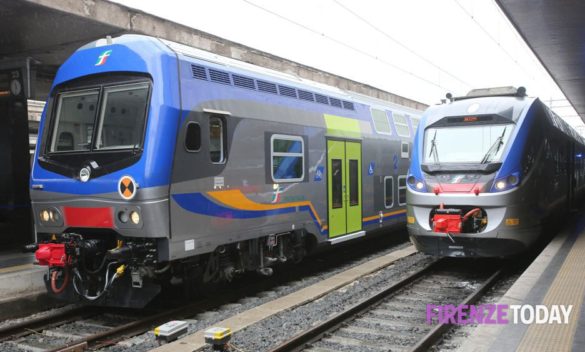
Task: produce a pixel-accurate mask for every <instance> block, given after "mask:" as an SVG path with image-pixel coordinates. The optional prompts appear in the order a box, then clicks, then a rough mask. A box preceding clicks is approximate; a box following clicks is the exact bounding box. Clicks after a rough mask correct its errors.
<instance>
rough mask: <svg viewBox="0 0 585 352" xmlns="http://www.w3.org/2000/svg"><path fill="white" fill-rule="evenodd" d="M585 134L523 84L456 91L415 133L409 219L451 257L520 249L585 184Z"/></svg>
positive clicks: (429, 244) (415, 235)
mask: <svg viewBox="0 0 585 352" xmlns="http://www.w3.org/2000/svg"><path fill="white" fill-rule="evenodd" d="M584 155H585V139H583V137H581V136H580V135H579V134H578V133H577V132H576V131H575V130H573V129H572V128H571V127H570V126H569V125H568V124H567V123H566V122H565V121H563V120H562V119H561V118H560V117H559V116H558V115H556V114H555V113H554V112H553V111H552V110H551V109H549V108H548V107H547V106H546V105H545V104H544V103H543V102H542V101H541V100H539V99H538V98H535V97H528V96H527V94H526V89H525V88H523V87H520V88H517V89H516V88H514V87H498V88H488V89H476V90H472V91H470V92H469V94H467V95H466V96H462V97H458V98H454V97H452V96H451V95H448V99H447V100H445V103H444V104H440V105H435V106H432V107H429V108H428V109H427V110H426V111H425V112H424V114H423V116H422V119H421V122H420V126H419V128H418V131H417V134H416V136H415V138H414V146H413V150H412V162H411V166H410V169H409V172H408V179H407V183H408V190H407V203H408V206H407V229H408V233H409V237H410V239H411V241H412V242H413V244H414V245H415V246H416V248H417V249H418V250H419V251H421V252H424V253H427V254H431V255H435V256H443V257H513V256H517V255H520V254H521V253H523V252H525V251H526V250H528V249H530V248H531V247H533V246H534V245H535V243H537V242H538V240H539V239H540V238H541V236H542V235H543V234H542V232H543V231H542V230H543V226H545V225H547V224H549V223H555V222H556V221H558V219H562V218H563V216H566V215H567V213H569V212H570V210H571V208H572V207H574V206H575V204H577V203H578V201H579V200H580V199H582V197H583V194H584V193H583V192H584V190H585V168H584V166H585V165H584Z"/></svg>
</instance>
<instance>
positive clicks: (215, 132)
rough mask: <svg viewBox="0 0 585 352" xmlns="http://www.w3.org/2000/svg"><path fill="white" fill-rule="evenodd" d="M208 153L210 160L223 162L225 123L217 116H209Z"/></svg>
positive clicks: (218, 162)
mask: <svg viewBox="0 0 585 352" xmlns="http://www.w3.org/2000/svg"><path fill="white" fill-rule="evenodd" d="M209 155H210V158H211V162H212V163H215V164H221V163H224V162H225V124H224V122H223V119H222V118H221V117H219V116H211V117H210V118H209Z"/></svg>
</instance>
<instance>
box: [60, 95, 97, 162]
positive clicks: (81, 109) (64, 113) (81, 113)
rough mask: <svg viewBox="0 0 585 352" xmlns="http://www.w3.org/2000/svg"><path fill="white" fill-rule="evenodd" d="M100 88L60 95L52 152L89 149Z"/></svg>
mask: <svg viewBox="0 0 585 352" xmlns="http://www.w3.org/2000/svg"><path fill="white" fill-rule="evenodd" d="M98 96H99V90H97V89H96V90H86V91H81V92H74V93H64V94H60V95H59V99H58V102H57V119H56V121H55V127H54V128H53V131H54V132H53V138H52V139H51V146H50V149H49V150H50V151H51V152H63V151H84V150H89V149H90V145H91V138H92V137H91V136H92V133H93V124H94V121H95V115H96V111H97V101H98Z"/></svg>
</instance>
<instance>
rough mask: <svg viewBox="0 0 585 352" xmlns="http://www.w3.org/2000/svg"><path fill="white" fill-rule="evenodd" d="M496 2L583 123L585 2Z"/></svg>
mask: <svg viewBox="0 0 585 352" xmlns="http://www.w3.org/2000/svg"><path fill="white" fill-rule="evenodd" d="M496 2H497V4H498V5H499V6H500V8H501V9H502V11H503V12H504V13H505V14H506V16H507V17H508V18H509V19H510V21H511V22H512V24H513V25H514V27H516V30H517V31H518V33H520V35H521V36H522V38H523V39H524V41H525V42H526V43H527V44H528V46H529V47H530V48H531V49H532V51H533V52H534V54H535V55H536V57H537V58H538V59H539V60H540V62H541V63H542V65H543V66H544V67H545V68H546V70H547V71H548V73H549V74H550V75H551V77H552V78H553V79H554V80H555V82H556V83H557V84H558V86H559V87H560V88H561V91H562V92H563V93H564V94H565V96H566V97H567V99H568V100H569V102H570V103H571V104H572V105H573V107H574V108H575V110H576V111H577V114H579V116H580V117H581V120H583V121H584V122H585V1H583V0H563V1H559V0H496Z"/></svg>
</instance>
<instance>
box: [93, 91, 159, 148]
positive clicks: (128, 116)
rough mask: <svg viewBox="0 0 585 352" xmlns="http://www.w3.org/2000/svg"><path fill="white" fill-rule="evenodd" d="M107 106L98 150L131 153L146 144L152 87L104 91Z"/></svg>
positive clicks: (104, 109)
mask: <svg viewBox="0 0 585 352" xmlns="http://www.w3.org/2000/svg"><path fill="white" fill-rule="evenodd" d="M103 99H104V102H103V104H102V107H103V108H102V109H101V112H100V114H101V116H100V119H99V125H98V128H97V138H96V142H95V148H96V149H100V150H105V149H131V148H137V147H139V146H140V144H141V143H142V135H143V134H144V124H145V121H146V107H147V100H148V84H147V83H139V84H128V85H123V86H114V87H107V88H105V89H104V98H103Z"/></svg>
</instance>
